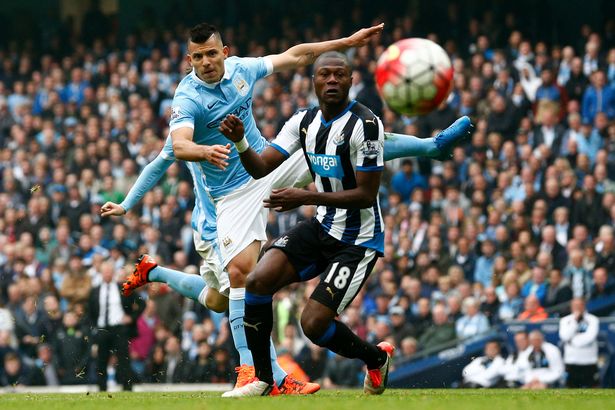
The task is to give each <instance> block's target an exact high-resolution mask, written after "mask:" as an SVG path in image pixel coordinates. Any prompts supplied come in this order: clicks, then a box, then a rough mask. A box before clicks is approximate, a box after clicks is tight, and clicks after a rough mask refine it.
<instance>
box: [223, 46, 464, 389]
mask: <svg viewBox="0 0 615 410" xmlns="http://www.w3.org/2000/svg"><path fill="white" fill-rule="evenodd" d="M351 72H352V71H351V68H350V64H349V62H348V59H347V57H346V56H345V55H344V54H341V53H338V52H328V53H324V54H322V55H321V56H320V57H319V58H318V59H317V60H316V62H315V64H314V88H315V92H316V95H317V97H318V100H319V107H315V108H312V109H308V110H304V111H300V112H298V113H296V114H295V115H294V116H293V117H291V118H290V119H289V120H288V121H287V123H286V124H285V125H284V127H283V129H282V131H281V132H280V134H278V136H277V138H276V139H275V140H274V141H273V142H272V144H271V145H270V146H269V147H267V148H266V149H265V150H263V151H262V152H261V153H260V154H259V153H258V152H257V151H254V150H252V149H250V145H249V143H248V142H247V140H246V138H245V136H244V129H243V123H242V121H241V120H240V119H239V118H238V117H237V116H234V115H229V116H228V117H227V118H226V119H225V120H224V121H223V122H222V123H221V124H220V131H221V132H222V133H223V134H224V135H225V136H226V137H228V138H229V139H230V140H232V141H233V142H234V143H235V147H236V148H237V151H238V152H239V154H240V159H241V162H242V164H243V165H244V168H245V169H246V170H247V171H248V173H250V174H251V175H252V176H253V177H254V178H256V179H259V178H263V177H265V176H267V175H269V174H270V173H271V172H272V171H274V170H275V169H276V168H277V167H278V166H280V165H281V164H282V163H283V162H284V161H285V160H286V159H287V158H289V157H290V156H291V155H292V154H293V153H294V152H296V151H298V150H299V149H302V150H303V153H304V156H305V160H306V162H307V164H308V168H309V171H310V173H311V174H312V178H313V180H314V183H315V185H316V187H317V190H318V192H310V191H306V190H302V189H296V188H282V189H274V190H272V192H271V195H270V196H269V198H267V199H265V201H264V202H265V207H266V208H271V209H275V210H277V211H286V210H289V209H293V208H296V207H298V206H300V205H317V206H318V212H317V216H316V217H315V218H314V219H312V220H309V221H304V222H302V223H300V224H299V225H297V226H296V227H294V228H293V229H291V230H290V231H288V232H286V233H285V234H283V235H282V236H281V237H280V238H279V239H278V240H277V241H276V242H274V244H273V245H272V246H271V247H270V248H269V249H268V251H267V252H266V253H265V255H264V256H263V258H262V259H261V261H260V262H259V263H258V264H257V266H256V268H255V270H254V271H253V272H251V273H250V274H249V275H248V279H247V285H246V296H245V300H246V309H245V316H244V328H245V332H246V337H247V339H248V347H249V348H250V350H251V351H252V357H253V358H254V365H255V369H256V377H255V378H254V379H253V380H252V381H251V382H250V383H248V384H246V385H245V386H243V387H241V388H239V389H235V390H233V391H232V392H229V394H228V395H227V397H243V396H260V395H272V394H273V395H275V394H277V387H276V385H275V383H274V380H273V374H272V370H271V363H270V358H269V338H270V335H271V330H272V326H273V313H272V295H273V294H274V293H275V292H276V291H277V290H279V289H281V288H282V287H284V286H286V285H289V284H291V283H294V282H299V281H307V280H310V279H312V278H315V277H316V276H320V275H321V274H323V275H322V277H321V280H320V283H319V284H318V285H317V287H316V289H315V290H314V292H313V293H312V295H311V297H310V300H309V301H308V303H307V305H306V307H305V309H304V311H303V313H302V316H301V326H302V328H303V331H304V333H305V335H306V336H307V337H308V338H310V340H312V342H314V343H315V344H317V345H319V346H323V347H327V348H328V349H330V350H331V351H333V352H335V353H337V354H339V355H341V356H344V357H348V358H358V359H361V360H363V361H364V362H365V364H366V365H367V369H368V370H367V374H366V376H365V381H364V391H365V393H368V394H381V393H383V392H384V389H385V387H386V380H387V376H388V371H389V364H390V359H391V356H392V354H393V346H391V345H390V344H388V343H386V342H382V343H380V344H378V345H377V346H376V345H372V344H369V343H366V342H365V341H363V340H362V339H360V338H359V337H358V336H357V335H355V334H354V333H353V332H352V331H351V330H350V329H349V328H348V327H347V326H346V325H344V324H343V323H341V322H339V321H337V320H336V319H335V318H336V316H337V315H339V314H340V313H341V312H342V311H343V310H344V309H345V308H346V306H348V304H349V303H350V302H352V300H353V299H354V297H355V296H356V295H357V293H358V292H359V290H360V288H361V286H362V285H363V284H364V283H365V281H366V279H367V278H368V276H369V274H370V272H371V270H372V268H373V266H374V264H375V263H376V260H377V258H378V257H379V256H381V255H382V253H383V247H384V226H383V224H382V215H381V212H380V205H379V203H378V188H379V185H380V177H381V174H382V170H383V167H384V158H383V146H384V127H383V125H382V122H381V121H380V119H379V118H378V117H376V116H375V115H374V114H373V113H372V112H371V110H369V109H368V108H367V107H365V106H364V105H362V104H360V103H358V102H356V101H349V99H348V91H349V89H350V85H351V81H352V77H351ZM466 120H467V119H466ZM464 122H465V121H464ZM467 122H468V123H469V120H467ZM465 127H467V129H468V131H469V129H470V125H469V124H465Z"/></svg>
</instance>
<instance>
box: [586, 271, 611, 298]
mask: <svg viewBox="0 0 615 410" xmlns="http://www.w3.org/2000/svg"><path fill="white" fill-rule="evenodd" d="M613 294H615V279H613V277H612V276H611V275H609V274H608V272H607V270H606V269H605V268H596V270H594V283H593V286H592V290H591V295H590V299H597V298H600V297H603V296H609V295H613Z"/></svg>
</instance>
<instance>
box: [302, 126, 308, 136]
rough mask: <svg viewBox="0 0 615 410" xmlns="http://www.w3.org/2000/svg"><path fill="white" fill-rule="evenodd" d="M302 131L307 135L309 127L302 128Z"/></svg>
mask: <svg viewBox="0 0 615 410" xmlns="http://www.w3.org/2000/svg"><path fill="white" fill-rule="evenodd" d="M301 132H302V133H304V134H305V135H307V128H305V127H304V128H301Z"/></svg>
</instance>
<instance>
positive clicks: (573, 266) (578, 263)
mask: <svg viewBox="0 0 615 410" xmlns="http://www.w3.org/2000/svg"><path fill="white" fill-rule="evenodd" d="M563 275H564V278H565V279H566V280H567V281H568V282H569V283H570V286H571V288H572V296H573V297H575V298H583V297H584V298H587V297H589V294H590V292H591V287H592V277H591V274H590V272H589V270H588V269H586V268H585V266H583V251H582V250H581V249H573V250H572V251H571V252H570V258H569V260H568V264H567V265H566V267H565V268H564V272H563Z"/></svg>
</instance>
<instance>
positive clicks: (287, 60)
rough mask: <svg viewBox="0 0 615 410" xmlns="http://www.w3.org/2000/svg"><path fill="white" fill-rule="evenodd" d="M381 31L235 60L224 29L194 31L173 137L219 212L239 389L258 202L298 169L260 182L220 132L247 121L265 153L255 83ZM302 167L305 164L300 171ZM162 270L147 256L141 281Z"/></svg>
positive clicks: (261, 223)
mask: <svg viewBox="0 0 615 410" xmlns="http://www.w3.org/2000/svg"><path fill="white" fill-rule="evenodd" d="M382 28H383V25H382V24H381V25H379V26H374V27H371V28H367V29H362V30H359V31H358V32H357V33H355V34H353V35H352V36H350V37H348V38H344V39H339V40H332V41H327V42H320V43H310V44H300V45H297V46H295V47H292V48H290V49H289V50H287V51H286V52H284V53H281V54H278V55H271V56H268V57H264V58H238V57H228V52H229V49H228V47H226V46H224V45H223V44H222V39H221V37H220V34H219V32H218V31H217V29H216V28H215V27H213V26H211V25H209V24H205V23H203V24H199V25H197V26H195V27H194V28H193V29H192V30H191V31H190V41H189V43H188V56H187V59H188V61H189V63H190V64H191V65H192V67H193V71H192V73H190V74H189V75H187V76H186V77H185V78H184V79H183V80H182V81H181V82H180V84H179V85H178V87H177V89H176V91H175V96H174V98H173V105H172V115H171V120H170V124H169V125H170V133H171V137H172V140H173V145H172V147H173V151H174V153H175V157H176V158H177V159H181V160H185V161H192V162H195V164H196V167H197V168H199V169H200V171H201V175H202V177H203V178H204V185H205V187H206V190H207V195H209V196H210V197H211V198H212V200H213V202H214V205H215V208H216V219H217V221H216V225H217V237H218V244H219V245H220V246H219V250H220V256H221V259H222V266H223V267H224V268H226V271H227V272H228V278H229V281H230V285H231V286H230V290H229V320H230V322H231V332H232V334H233V340H234V342H235V347H236V348H237V350H238V351H239V354H240V360H241V364H242V365H244V364H245V365H248V366H241V368H242V369H243V370H240V374H239V375H238V384H239V380H240V379H241V380H243V383H245V382H247V381H248V380H244V379H246V378H245V377H243V376H244V374H242V373H248V372H251V374H252V375H253V371H254V369H253V366H251V364H252V363H251V355H250V352H249V349H248V348H247V343H246V342H245V333H244V332H243V329H242V327H243V323H242V322H243V312H244V295H245V278H246V276H247V274H248V273H249V272H250V271H251V270H252V269H253V268H254V266H255V265H256V261H257V259H258V254H259V252H260V248H261V245H262V243H263V242H264V241H265V240H266V239H267V238H266V232H265V227H266V215H267V210H266V209H264V208H262V207H260V206H259V204H260V200H259V198H260V197H262V196H263V195H266V194H267V193H268V192H269V191H270V190H271V188H272V187H273V188H275V184H276V183H279V184H281V186H284V185H285V186H288V185H291V184H292V182H293V181H292V180H290V179H288V180H284V176H285V175H292V174H293V170H292V169H289V168H287V169H281V172H280V173H278V174H277V175H272V179H270V180H268V181H259V183H258V184H257V183H255V181H254V180H253V179H252V178H251V176H250V175H249V174H248V173H247V172H246V171H245V169H244V168H243V166H242V165H241V162H240V160H239V155H238V153H237V151H236V149H235V148H234V147H233V148H231V145H230V144H228V142H227V140H226V139H225V137H224V136H223V135H222V134H221V133H220V132H219V131H218V126H219V124H220V122H221V121H222V120H223V119H224V118H225V117H226V116H227V115H229V114H234V115H235V116H237V117H239V118H241V119H242V121H243V122H244V124H245V129H246V138H247V139H248V140H249V143H250V144H251V146H252V147H253V149H255V150H256V151H258V152H260V151H262V150H263V149H264V148H265V147H266V140H265V139H264V138H263V137H262V136H261V134H260V132H259V131H258V129H257V128H256V124H255V121H254V118H253V117H252V90H253V86H254V83H255V82H256V81H257V80H259V79H260V78H263V77H265V76H266V75H269V74H271V73H273V72H274V71H281V70H290V69H293V68H297V67H300V66H305V65H307V64H311V63H312V62H313V61H314V59H315V58H316V57H318V56H319V55H320V54H322V53H323V52H326V51H331V50H339V49H346V48H349V47H357V46H362V45H365V44H367V42H368V41H369V39H370V38H372V37H373V36H375V35H376V34H378V33H380V32H381V31H382ZM227 57H228V58H227ZM231 149H233V150H232V151H231ZM298 164H299V161H297V163H296V164H295V167H297V166H298ZM292 166H293V165H292V164H291V165H289V167H292ZM267 187H268V188H267ZM155 267H156V263H155V261H153V260H152V259H151V258H149V257H144V258H142V259H141V260H140V261H139V263H138V264H137V267H136V271H137V275H136V276H138V277H141V278H142V277H144V276H145V277H147V274H148V272H149V271H150V270H153V269H154V268H155ZM209 293H210V292H208V298H209ZM235 321H237V323H236V324H235V323H234V322H235ZM247 367H250V369H246V368H247ZM288 379H289V378H288V377H287V378H286V379H285V381H288ZM281 387H284V386H281ZM317 389H318V387H317V386H316V389H315V390H317ZM315 390H314V391H315ZM305 392H308V391H305ZM311 392H313V391H311Z"/></svg>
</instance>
